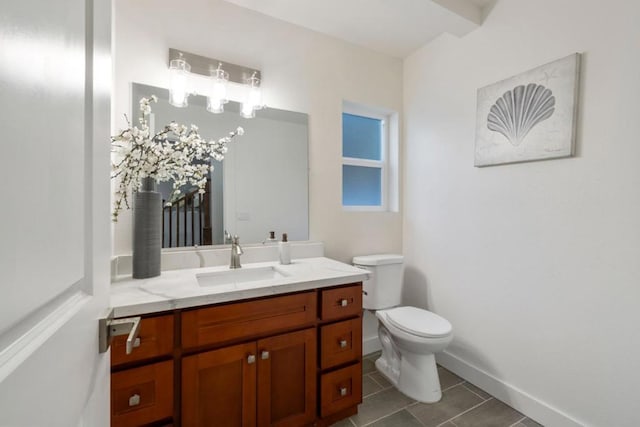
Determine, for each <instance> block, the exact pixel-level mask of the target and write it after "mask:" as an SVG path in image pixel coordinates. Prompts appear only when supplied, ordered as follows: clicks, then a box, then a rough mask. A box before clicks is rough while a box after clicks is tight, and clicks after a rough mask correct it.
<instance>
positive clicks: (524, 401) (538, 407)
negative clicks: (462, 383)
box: [436, 351, 585, 427]
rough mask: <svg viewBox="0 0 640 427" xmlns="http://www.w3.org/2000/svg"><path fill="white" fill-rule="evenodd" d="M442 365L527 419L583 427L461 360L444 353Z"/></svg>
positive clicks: (556, 426) (440, 355) (555, 425)
mask: <svg viewBox="0 0 640 427" xmlns="http://www.w3.org/2000/svg"><path fill="white" fill-rule="evenodd" d="M436 359H437V361H438V363H439V364H441V365H442V366H444V367H445V368H447V369H448V370H450V371H451V372H453V373H455V374H456V375H458V376H460V377H462V378H463V379H465V380H467V381H469V382H470V383H472V384H474V385H476V386H478V387H480V388H481V389H483V390H485V391H486V392H487V393H490V394H491V395H493V396H494V397H495V398H497V399H498V400H501V401H503V402H504V403H506V404H507V405H509V406H511V407H513V408H515V409H517V410H518V411H520V412H522V413H523V414H524V415H526V416H527V417H529V418H531V419H533V420H534V421H536V422H538V423H540V424H542V425H544V426H553V427H584V426H585V424H584V423H581V422H578V421H577V420H575V419H574V418H572V417H570V416H569V415H567V414H565V413H564V412H562V411H560V410H558V409H557V408H554V407H552V406H550V405H548V404H547V403H545V402H542V401H541V400H538V399H536V398H535V397H533V396H531V395H529V394H527V393H526V392H524V391H522V390H520V389H518V388H516V387H514V386H512V385H510V384H507V383H506V382H504V381H502V380H500V379H498V378H496V377H494V376H493V375H491V374H489V373H487V372H485V371H483V370H482V369H480V368H478V367H476V366H474V365H472V364H470V363H467V362H466V361H464V360H462V359H460V358H459V357H457V356H455V355H453V354H451V353H449V352H447V351H444V352H442V353H438V354H437V355H436Z"/></svg>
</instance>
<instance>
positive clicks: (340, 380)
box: [320, 362, 362, 417]
mask: <svg viewBox="0 0 640 427" xmlns="http://www.w3.org/2000/svg"><path fill="white" fill-rule="evenodd" d="M361 402H362V364H361V363H360V362H358V363H357V364H355V365H352V366H347V367H346V368H342V369H338V370H337V371H333V372H330V373H328V374H323V375H322V376H321V377H320V415H321V416H322V417H326V416H328V415H331V414H334V413H336V412H340V411H342V410H344V409H347V408H350V407H352V406H355V405H357V404H359V403H361Z"/></svg>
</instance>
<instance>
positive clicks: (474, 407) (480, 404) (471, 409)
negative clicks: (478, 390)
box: [436, 397, 493, 427]
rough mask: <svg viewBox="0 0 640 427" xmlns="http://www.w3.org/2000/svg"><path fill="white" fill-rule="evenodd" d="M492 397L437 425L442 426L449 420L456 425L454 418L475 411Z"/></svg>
mask: <svg viewBox="0 0 640 427" xmlns="http://www.w3.org/2000/svg"><path fill="white" fill-rule="evenodd" d="M491 399H493V397H492V398H491ZM491 399H487V400H484V401H482V402H480V403H478V404H477V405H475V406H472V407H471V408H469V409H467V410H466V411H462V412H460V413H459V414H457V415H455V416H453V417H451V418H449V419H448V420H445V421H443V422H441V423H440V424H438V425H437V426H436V427H440V426H441V425H443V424H446V423H448V422H451V423H452V424H453V425H456V423H454V422H453V420H455V419H456V418H458V417H461V416H462V415H464V414H466V413H467V412H469V411H473V410H474V409H476V408H478V407H480V406H482V405H484V404H485V403H487V402H488V401H490V400H491Z"/></svg>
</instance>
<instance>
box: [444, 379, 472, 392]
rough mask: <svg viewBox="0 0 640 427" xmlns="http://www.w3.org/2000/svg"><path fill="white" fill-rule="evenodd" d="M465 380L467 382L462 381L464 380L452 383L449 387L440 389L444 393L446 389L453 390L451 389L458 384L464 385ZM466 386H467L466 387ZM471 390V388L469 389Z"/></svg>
mask: <svg viewBox="0 0 640 427" xmlns="http://www.w3.org/2000/svg"><path fill="white" fill-rule="evenodd" d="M465 382H466V381H462V382H459V383H456V384H454V385H450V386H449V387H447V388H443V389H441V390H440V391H442V392H443V393H444V392H445V391H449V390H451V389H452V388H454V387H458V386H460V385H462V386H463V385H464V383H465ZM465 388H466V387H465ZM469 391H471V390H469Z"/></svg>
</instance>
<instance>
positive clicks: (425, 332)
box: [375, 307, 453, 403]
mask: <svg viewBox="0 0 640 427" xmlns="http://www.w3.org/2000/svg"><path fill="white" fill-rule="evenodd" d="M375 315H376V317H377V318H378V320H379V325H378V338H379V339H380V343H381V344H382V355H381V356H380V358H379V359H378V360H376V368H377V369H378V370H379V371H380V372H381V373H382V374H383V375H384V376H385V377H386V378H387V379H388V380H389V381H391V383H393V384H394V385H395V386H396V387H397V388H398V390H400V391H401V392H403V393H404V394H406V395H407V396H409V397H411V398H412V399H415V400H418V401H420V402H425V403H433V402H437V401H439V400H440V399H441V398H442V389H441V387H440V378H439V376H438V369H437V366H436V359H435V353H438V352H440V351H442V350H444V349H445V348H446V347H447V346H448V345H449V343H450V342H451V340H452V339H453V332H452V327H451V324H450V323H449V322H448V321H447V320H446V319H444V318H442V317H440V316H438V315H436V314H434V313H431V312H429V311H427V310H422V309H420V308H416V307H396V308H392V309H388V310H378V311H376V312H375Z"/></svg>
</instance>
